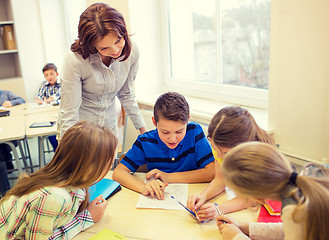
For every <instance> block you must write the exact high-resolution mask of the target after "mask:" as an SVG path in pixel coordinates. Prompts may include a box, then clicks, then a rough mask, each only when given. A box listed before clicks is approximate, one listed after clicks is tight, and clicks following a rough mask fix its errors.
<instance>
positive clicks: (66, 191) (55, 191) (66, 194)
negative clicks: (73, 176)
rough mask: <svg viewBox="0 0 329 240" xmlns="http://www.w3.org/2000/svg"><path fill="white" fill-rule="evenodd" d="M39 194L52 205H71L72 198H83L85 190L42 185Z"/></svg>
mask: <svg viewBox="0 0 329 240" xmlns="http://www.w3.org/2000/svg"><path fill="white" fill-rule="evenodd" d="M39 191H40V193H39V194H40V196H41V197H42V198H45V199H47V202H48V204H51V205H52V204H53V205H56V206H58V205H63V204H68V205H71V204H72V201H73V198H76V197H77V198H81V199H82V200H83V199H84V198H85V192H84V190H82V189H75V188H71V187H44V188H41V189H40V190H39Z"/></svg>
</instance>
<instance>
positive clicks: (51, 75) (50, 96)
mask: <svg viewBox="0 0 329 240" xmlns="http://www.w3.org/2000/svg"><path fill="white" fill-rule="evenodd" d="M42 72H43V75H44V77H45V79H46V81H44V82H42V83H41V86H40V88H39V91H38V93H37V95H36V97H35V102H36V103H38V104H43V103H56V104H59V103H60V100H61V83H59V82H58V81H57V76H58V72H57V67H56V66H55V64H53V63H47V64H46V65H45V66H44V67H43V68H42Z"/></svg>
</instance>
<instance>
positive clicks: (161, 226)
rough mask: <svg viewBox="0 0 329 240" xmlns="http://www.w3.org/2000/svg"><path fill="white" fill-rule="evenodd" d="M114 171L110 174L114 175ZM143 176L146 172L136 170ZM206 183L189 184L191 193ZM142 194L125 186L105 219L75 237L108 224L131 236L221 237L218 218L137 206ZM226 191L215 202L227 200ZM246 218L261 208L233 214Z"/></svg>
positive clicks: (81, 238)
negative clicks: (206, 219)
mask: <svg viewBox="0 0 329 240" xmlns="http://www.w3.org/2000/svg"><path fill="white" fill-rule="evenodd" d="M111 174H112V172H110V173H109V174H108V175H107V176H106V177H107V178H111ZM136 176H138V177H139V178H141V179H143V178H144V177H145V174H143V173H136ZM206 186H207V184H206V183H202V184H189V194H197V193H200V192H201V191H202V190H203V189H204V188H205V187H206ZM138 199H139V194H138V193H136V192H134V191H131V190H129V189H127V188H125V187H122V190H121V191H120V192H118V193H117V194H116V195H114V196H113V197H111V198H110V199H109V200H108V206H107V209H106V211H105V214H104V217H103V219H102V220H101V221H100V222H98V223H96V224H94V225H93V226H92V227H90V228H88V229H86V230H85V231H84V232H82V233H80V234H78V235H77V236H76V237H75V238H74V240H84V239H89V238H90V237H91V236H93V235H95V234H96V233H98V232H100V231H101V230H103V229H104V228H107V229H110V230H112V231H115V232H117V233H120V234H121V235H123V236H125V237H126V238H127V239H152V240H154V239H157V240H158V239H160V240H161V239H166V240H168V239H170V240H172V239H179V240H181V239H188V240H191V239H221V238H222V237H221V235H220V233H219V231H218V228H217V225H216V221H215V220H212V221H209V222H207V223H197V222H196V221H195V220H194V219H193V218H192V217H191V216H190V214H189V213H188V212H187V211H184V210H165V209H136V204H137V201H138ZM226 200H227V196H226V194H225V193H223V194H221V195H219V196H217V197H216V198H213V199H212V200H211V202H215V201H216V202H218V203H221V202H224V201H226ZM230 215H232V216H233V217H236V218H238V219H239V220H242V221H256V219H257V216H258V211H254V210H247V209H246V210H242V211H239V212H235V213H232V214H230Z"/></svg>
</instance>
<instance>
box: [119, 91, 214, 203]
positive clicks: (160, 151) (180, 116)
mask: <svg viewBox="0 0 329 240" xmlns="http://www.w3.org/2000/svg"><path fill="white" fill-rule="evenodd" d="M189 113H190V111H189V105H188V103H187V101H186V99H185V98H184V96H182V95H181V94H179V93H176V92H168V93H164V94H162V95H161V96H160V97H159V98H158V99H157V101H156V103H155V105H154V116H153V117H152V121H153V124H154V126H155V127H156V129H155V130H151V131H149V132H146V133H144V134H143V135H140V136H138V138H137V140H136V141H135V143H134V144H133V146H132V148H131V149H130V150H129V151H128V152H127V154H126V156H125V157H124V158H123V159H122V160H121V162H120V164H119V165H118V166H117V167H116V168H115V170H114V172H113V180H116V181H118V182H119V183H121V184H122V185H123V186H126V187H128V188H130V189H132V190H135V191H137V192H140V193H142V194H143V195H151V196H152V197H156V198H158V199H164V195H163V192H164V190H165V187H166V184H168V183H196V182H209V181H211V180H212V179H213V178H214V157H213V154H212V151H211V146H210V144H209V142H208V140H207V138H206V137H205V135H204V132H203V130H202V128H201V126H200V125H199V124H196V123H193V122H190V123H188V120H189V118H190V116H189ZM144 164H146V165H147V169H148V170H149V172H148V173H147V174H146V179H147V180H148V182H147V183H144V182H143V181H140V180H138V179H137V178H136V177H134V176H133V175H131V174H130V172H135V171H136V170H137V169H138V167H139V166H141V165H144Z"/></svg>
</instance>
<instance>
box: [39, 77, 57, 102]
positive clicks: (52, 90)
mask: <svg viewBox="0 0 329 240" xmlns="http://www.w3.org/2000/svg"><path fill="white" fill-rule="evenodd" d="M61 93H62V90H61V84H60V83H59V82H56V84H55V85H51V84H50V83H49V82H48V81H44V82H43V83H42V84H41V86H40V88H39V91H38V93H37V96H36V97H37V98H40V99H42V100H43V99H44V98H46V99H48V98H50V97H53V98H54V100H53V101H59V100H60V99H61Z"/></svg>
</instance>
